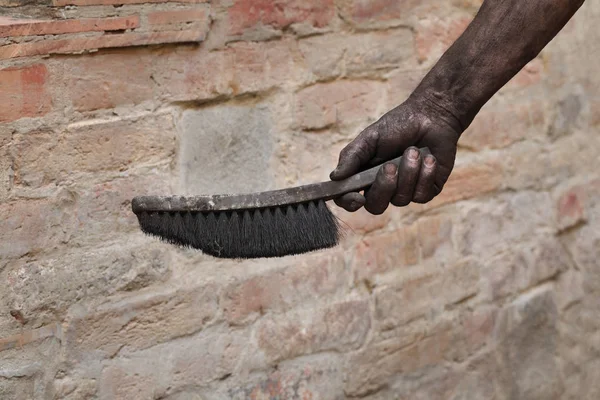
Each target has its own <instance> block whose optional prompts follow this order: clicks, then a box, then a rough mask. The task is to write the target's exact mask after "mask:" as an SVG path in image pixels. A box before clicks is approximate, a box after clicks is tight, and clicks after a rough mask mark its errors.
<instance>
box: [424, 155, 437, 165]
mask: <svg viewBox="0 0 600 400" xmlns="http://www.w3.org/2000/svg"><path fill="white" fill-rule="evenodd" d="M433 164H435V157H433V156H427V157H425V165H427V166H428V167H433Z"/></svg>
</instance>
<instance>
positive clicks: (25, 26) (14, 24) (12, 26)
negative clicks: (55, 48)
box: [0, 16, 140, 37]
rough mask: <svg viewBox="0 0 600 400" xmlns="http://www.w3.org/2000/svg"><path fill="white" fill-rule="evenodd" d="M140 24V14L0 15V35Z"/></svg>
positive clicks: (125, 27) (97, 29)
mask: <svg viewBox="0 0 600 400" xmlns="http://www.w3.org/2000/svg"><path fill="white" fill-rule="evenodd" d="M139 26H140V18H139V17H138V16H129V17H115V18H82V19H64V20H29V19H11V18H6V17H0V37H10V36H36V35H58V34H66V33H78V32H103V31H107V32H108V31H119V30H125V29H134V28H137V27H139Z"/></svg>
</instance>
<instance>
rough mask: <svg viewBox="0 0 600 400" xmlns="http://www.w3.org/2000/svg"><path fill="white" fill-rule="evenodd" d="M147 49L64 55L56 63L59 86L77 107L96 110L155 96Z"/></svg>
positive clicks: (56, 85) (142, 100)
mask: <svg viewBox="0 0 600 400" xmlns="http://www.w3.org/2000/svg"><path fill="white" fill-rule="evenodd" d="M153 58H154V57H152V55H151V54H150V53H149V52H147V51H136V52H127V51H124V50H117V51H114V52H110V53H106V54H103V53H101V54H92V55H89V56H87V57H75V58H68V59H63V60H61V61H60V62H57V63H53V64H52V67H51V68H52V70H53V71H54V74H55V79H56V80H57V82H56V83H55V87H60V88H61V91H60V92H59V93H56V95H57V97H58V96H64V97H65V100H66V101H67V102H70V103H71V104H72V105H73V108H74V109H75V110H77V111H93V110H99V109H104V108H114V107H118V106H125V105H136V104H139V103H142V102H144V101H148V100H151V99H152V97H153V95H154V92H155V83H154V82H153V80H152V66H153V65H154V64H156V63H157V62H159V61H157V60H155V59H154V60H153Z"/></svg>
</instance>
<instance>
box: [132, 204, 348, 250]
mask: <svg viewBox="0 0 600 400" xmlns="http://www.w3.org/2000/svg"><path fill="white" fill-rule="evenodd" d="M137 217H138V220H139V223H140V227H141V229H142V231H143V232H145V233H146V234H149V235H153V236H156V237H158V238H160V239H162V240H163V241H166V242H168V243H171V244H174V245H178V246H183V247H189V248H193V249H197V250H201V251H202V252H203V253H206V254H209V255H211V256H213V257H218V258H231V259H249V258H273V257H284V256H288V255H297V254H303V253H308V252H311V251H315V250H321V249H325V248H331V247H334V246H336V245H337V244H338V243H339V239H340V235H341V230H340V224H339V221H338V219H337V218H336V217H335V216H334V215H333V213H332V212H331V210H329V208H328V207H327V205H326V204H325V202H324V201H316V202H310V203H306V204H297V205H293V206H287V207H282V208H268V209H256V210H240V211H227V212H210V213H201V212H150V213H149V212H140V213H138V214H137Z"/></svg>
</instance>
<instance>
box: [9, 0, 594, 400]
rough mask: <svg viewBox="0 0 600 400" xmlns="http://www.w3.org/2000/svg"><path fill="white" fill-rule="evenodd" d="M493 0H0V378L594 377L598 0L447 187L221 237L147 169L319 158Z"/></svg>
mask: <svg viewBox="0 0 600 400" xmlns="http://www.w3.org/2000/svg"><path fill="white" fill-rule="evenodd" d="M481 4H482V0H444V1H438V0H435V1H434V0H425V1H419V0H404V1H394V0H326V1H316V0H310V1H304V0H275V1H267V0H260V1H250V0H213V1H208V0H52V1H50V0H48V1H45V0H31V1H29V0H28V1H15V0H0V7H2V11H3V15H2V17H0V62H1V63H2V67H0V105H1V106H0V282H2V285H0V304H2V305H3V306H2V307H0V359H1V360H2V362H0V398H1V399H4V398H6V399H17V400H20V399H27V400H29V399H33V400H41V399H44V400H45V399H55V400H75V399H103V400H117V399H164V400H191V399H194V400H197V399H217V398H218V399H232V400H241V399H273V400H274V399H278V400H300V399H302V400H309V399H311V400H317V399H323V400H330V399H335V400H342V399H355V400H356V399H365V400H383V399H386V400H387V399H399V400H438V399H439V400H446V399H450V398H470V399H471V398H472V399H515V400H518V399H527V400H529V399H544V400H555V399H556V400H558V399H596V398H598V393H600V384H599V382H600V380H599V379H598V378H599V377H600V375H599V373H598V371H600V361H599V360H598V356H597V354H596V352H595V351H594V349H595V348H597V341H598V335H597V332H598V330H599V329H600V323H599V322H598V321H600V319H599V318H598V310H597V308H598V307H597V303H598V302H597V300H596V299H597V297H598V294H599V293H600V272H599V271H600V270H599V268H598V259H600V230H599V228H598V227H599V226H600V202H599V200H598V199H599V198H600V175H599V173H598V168H597V161H598V154H600V132H599V129H600V111H599V105H600V101H599V98H600V97H599V95H598V88H600V80H599V79H598V77H597V74H596V73H595V68H596V64H595V63H594V62H593V61H594V57H593V55H594V54H597V53H598V46H597V43H600V36H599V35H598V32H599V31H598V30H597V29H595V27H596V24H597V20H598V18H600V5H599V4H600V3H598V2H593V1H588V2H586V4H585V6H584V8H583V9H582V10H581V12H580V13H578V15H577V16H576V17H575V19H574V20H573V21H572V22H571V23H569V25H568V27H567V28H566V29H565V30H564V31H563V32H562V33H561V35H560V36H559V37H557V38H556V39H555V40H554V41H553V42H552V43H551V44H550V45H549V46H548V48H547V49H545V50H544V51H543V52H542V53H541V54H540V55H539V56H538V57H537V58H536V59H535V60H533V61H531V62H530V63H529V64H528V65H527V66H526V67H525V68H524V69H523V70H522V71H521V72H519V74H518V75H517V76H515V77H514V79H512V80H511V81H510V82H509V83H508V84H507V85H506V86H505V87H504V88H503V89H502V91H501V93H500V95H498V96H496V97H494V98H493V99H492V100H491V101H490V102H488V103H487V104H486V105H485V107H484V108H483V109H482V110H481V112H480V113H479V115H478V116H477V118H476V119H475V120H474V122H473V124H472V125H471V127H470V128H469V129H468V131H466V132H465V133H464V134H463V136H462V138H461V140H460V142H459V144H460V149H459V153H458V157H457V163H456V166H455V168H454V171H453V173H452V175H451V177H450V179H449V181H448V183H447V184H446V186H445V187H444V189H443V192H442V193H441V194H440V196H438V197H437V198H436V199H435V200H434V201H432V202H430V203H428V204H426V205H416V204H413V205H410V206H409V207H405V208H401V209H398V208H395V207H390V208H389V209H388V210H387V211H386V212H385V213H384V214H383V215H380V216H377V217H374V216H372V215H369V214H368V213H367V212H366V211H364V210H361V211H360V212H358V213H354V214H349V213H347V212H345V211H343V210H341V209H339V208H337V207H335V206H334V205H333V204H332V205H331V206H332V209H333V210H334V212H335V214H336V215H337V216H338V217H339V218H340V220H341V221H342V224H343V226H344V227H345V228H346V229H345V236H344V238H343V240H342V243H341V244H340V246H338V247H337V248H335V249H330V250H327V251H322V252H317V253H315V254H308V255H304V256H296V257H289V258H284V259H277V260H253V261H216V260H214V259H212V258H210V257H207V256H205V255H203V254H200V253H197V252H195V251H192V250H189V249H179V248H176V247H174V246H170V245H168V244H165V243H161V242H159V241H158V240H155V239H152V238H149V237H146V236H145V235H143V234H142V233H141V232H140V230H139V226H138V223H137V220H136V217H135V215H134V214H133V213H132V212H131V199H132V198H133V197H134V196H137V195H143V194H164V195H169V194H209V193H217V192H239V191H244V192H245V191H254V190H263V189H271V188H276V187H284V186H290V185H296V184H298V183H312V182H315V181H320V180H325V179H327V178H328V175H329V172H330V171H331V170H332V169H333V168H334V166H335V163H336V162H337V158H338V155H339V151H340V150H341V148H342V147H343V146H344V145H345V144H346V143H347V142H348V141H349V140H351V139H352V138H354V137H355V135H356V134H358V133H359V132H360V131H361V130H362V129H364V128H365V127H366V126H367V125H369V124H371V123H372V122H374V121H376V120H377V119H378V118H379V117H380V116H381V115H382V114H383V113H385V112H387V111H389V110H390V109H391V108H392V107H395V106H397V105H399V104H400V103H402V102H403V101H404V100H405V99H406V98H407V96H408V95H410V93H411V92H412V90H413V89H414V88H415V87H416V86H417V85H418V84H419V82H420V80H421V79H422V77H423V76H424V75H425V74H426V73H427V71H428V70H429V69H430V67H431V66H432V65H433V64H434V63H435V62H436V60H437V59H438V58H439V56H440V55H441V54H442V53H443V51H444V50H445V49H446V48H447V47H448V46H450V45H451V44H452V41H453V40H454V39H455V38H456V37H458V36H459V35H460V34H461V33H462V32H463V31H464V29H465V28H466V26H467V25H468V23H469V21H470V20H471V19H472V18H473V16H474V15H475V13H476V12H477V10H478V8H479V7H480V6H481Z"/></svg>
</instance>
